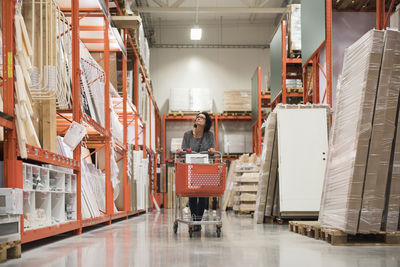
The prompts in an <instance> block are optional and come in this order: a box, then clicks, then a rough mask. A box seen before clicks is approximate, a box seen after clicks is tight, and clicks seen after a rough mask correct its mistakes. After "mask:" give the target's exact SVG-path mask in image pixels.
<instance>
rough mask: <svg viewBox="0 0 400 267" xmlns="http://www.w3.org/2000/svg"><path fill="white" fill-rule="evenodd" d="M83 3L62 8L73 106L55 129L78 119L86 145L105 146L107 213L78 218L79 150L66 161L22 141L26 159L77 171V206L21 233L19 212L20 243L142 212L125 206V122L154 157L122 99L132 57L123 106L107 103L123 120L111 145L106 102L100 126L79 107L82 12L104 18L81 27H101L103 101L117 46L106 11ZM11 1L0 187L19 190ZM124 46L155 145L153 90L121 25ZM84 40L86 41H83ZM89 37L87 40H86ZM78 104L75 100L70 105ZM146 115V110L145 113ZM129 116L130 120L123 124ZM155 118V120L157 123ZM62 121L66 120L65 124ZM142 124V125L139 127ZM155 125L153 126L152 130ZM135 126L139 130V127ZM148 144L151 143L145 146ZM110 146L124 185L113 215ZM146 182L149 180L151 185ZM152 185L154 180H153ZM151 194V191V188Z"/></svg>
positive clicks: (5, 6)
mask: <svg viewBox="0 0 400 267" xmlns="http://www.w3.org/2000/svg"><path fill="white" fill-rule="evenodd" d="M80 2H83V0H81V1H79V0H71V6H70V7H69V8H67V9H66V10H64V11H66V12H69V13H70V14H69V15H70V16H71V29H72V103H73V106H72V110H67V111H65V110H64V111H57V115H58V119H57V121H58V125H57V130H58V133H63V132H64V131H65V128H66V127H68V124H69V123H71V122H72V121H76V122H77V123H83V125H85V126H86V127H87V131H88V133H89V138H88V140H89V142H88V144H89V147H90V146H91V147H93V148H99V147H104V148H105V150H106V153H105V155H106V166H105V175H106V212H105V215H103V216H100V217H98V218H91V219H85V220H83V219H82V215H81V166H80V159H81V149H80V146H78V148H77V149H75V151H74V154H73V159H69V158H66V157H63V156H61V155H58V154H56V153H52V152H49V151H46V150H44V149H40V148H37V147H33V146H30V145H27V151H28V160H30V161H33V162H37V163H45V164H52V165H56V166H61V167H65V168H69V169H73V170H74V173H75V174H76V186H77V188H76V204H77V219H76V220H74V221H69V222H66V223H60V224H57V225H52V226H48V227H43V228H38V229H34V230H27V231H24V226H23V221H24V218H23V216H21V241H22V243H27V242H31V241H34V240H38V239H42V238H46V237H49V236H54V235H57V234H60V233H65V232H70V231H75V233H76V234H80V233H81V232H82V228H84V227H87V226H91V225H95V224H99V223H107V224H110V223H111V221H112V220H115V219H119V218H128V216H131V215H136V214H140V213H143V212H145V211H143V210H140V211H132V210H130V209H129V207H130V204H129V203H130V196H129V193H130V190H129V185H128V183H127V181H128V177H127V175H128V174H127V163H128V162H127V160H128V155H127V126H128V125H131V124H133V123H134V125H135V150H139V148H140V145H139V134H140V133H139V131H141V132H142V135H143V144H142V146H141V148H142V149H143V156H144V157H146V156H147V153H149V154H150V155H152V157H153V158H157V156H156V155H157V152H156V151H155V150H156V149H154V150H153V149H151V147H150V148H148V147H146V142H145V133H146V125H145V123H144V122H143V120H142V118H141V116H140V114H138V112H137V111H136V109H135V108H134V106H133V104H132V103H131V102H130V101H129V100H128V98H127V83H126V77H127V57H126V56H131V55H126V56H123V57H122V58H123V69H122V71H123V96H122V107H121V101H120V102H119V103H115V101H114V100H113V101H112V103H113V105H114V108H115V109H116V111H117V113H118V115H119V119H120V121H121V122H122V124H123V133H124V135H123V136H124V138H123V140H116V142H115V143H116V146H115V147H112V142H111V138H112V135H111V131H110V112H109V111H110V106H107V105H105V111H106V112H105V114H106V115H105V127H104V128H103V127H102V126H100V125H99V124H98V123H97V122H95V121H94V120H93V119H92V118H90V117H89V116H87V115H86V114H84V113H83V112H82V110H81V105H80V103H81V99H80V98H81V92H80V67H79V66H80V63H79V62H80V55H79V49H80V48H79V41H80V39H79V32H80V27H79V21H80V19H81V18H82V17H85V16H100V17H102V18H104V22H105V23H104V24H105V26H104V27H100V28H99V27H98V26H93V27H87V26H86V27H84V28H83V30H101V31H104V40H101V43H103V44H104V50H103V51H102V52H104V59H103V60H104V66H105V67H104V69H105V80H106V82H105V102H106V103H107V102H110V101H111V99H109V96H110V94H109V53H110V52H117V51H116V50H112V51H110V48H109V47H110V46H109V43H110V42H109V36H108V27H109V24H110V16H109V15H108V12H104V11H103V10H101V9H100V8H96V9H93V10H87V9H80V8H79V4H80ZM16 3H17V1H16V0H10V1H2V25H3V28H2V30H3V62H4V67H3V81H2V83H3V92H4V93H3V102H4V107H3V112H1V113H0V115H1V116H0V126H3V127H4V129H5V132H4V137H5V138H4V145H3V148H4V154H3V158H4V185H5V187H14V188H23V177H22V176H23V175H22V160H20V159H19V158H18V156H19V151H18V146H17V136H16V130H15V122H14V93H15V91H14V75H13V73H14V60H13V59H14V54H15V40H14V31H15V29H14V14H15V5H16ZM104 4H105V5H106V6H107V9H108V10H109V1H105V2H104ZM115 5H116V6H117V12H118V14H119V15H122V11H121V9H120V8H119V6H118V3H117V2H115ZM123 31H124V34H123V35H124V44H125V46H126V45H127V43H128V41H129V44H130V45H131V47H132V51H133V61H134V101H135V106H137V104H138V103H137V100H138V88H139V80H138V77H139V75H138V73H139V71H140V72H141V74H142V77H143V80H142V81H141V82H145V83H146V88H147V92H148V94H149V96H150V97H149V104H150V105H149V109H150V111H151V105H154V110H155V118H153V119H155V120H156V123H155V125H156V138H155V144H154V145H155V147H159V140H160V134H161V133H160V112H159V110H158V107H157V105H156V102H155V101H154V97H153V94H152V89H151V86H150V84H149V82H148V81H147V76H146V75H147V71H146V69H145V67H144V66H142V65H141V64H140V55H139V53H138V51H137V49H136V46H135V45H134V41H133V38H132V37H131V36H130V35H129V34H128V31H127V29H124V30H123ZM84 41H85V40H84ZM86 41H90V40H86ZM74 103H79V104H77V105H76V104H74ZM150 114H151V112H150ZM128 119H129V120H130V121H129V122H128ZM157 120H158V121H157ZM66 122H67V123H66ZM139 125H141V127H139ZM157 127H158V129H157ZM139 128H140V129H139ZM149 130H150V131H151V118H150V123H149ZM151 144H152V142H151V141H150V145H151ZM111 149H116V150H117V151H119V153H121V155H122V159H123V175H124V176H123V185H124V210H123V211H120V212H116V213H114V211H113V191H112V185H111V181H110V161H109V160H110V153H109V152H110V151H111ZM152 164H153V165H152V167H154V170H156V167H157V166H156V164H157V162H156V161H153V163H152ZM155 178H156V172H155V171H154V176H153V177H151V179H155ZM150 184H151V183H150ZM154 184H155V183H154ZM150 192H151V191H150Z"/></svg>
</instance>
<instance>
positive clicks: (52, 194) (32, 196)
mask: <svg viewBox="0 0 400 267" xmlns="http://www.w3.org/2000/svg"><path fill="white" fill-rule="evenodd" d="M90 1H91V0H90ZM101 1H102V0H101ZM80 2H81V3H83V2H84V3H85V5H88V4H89V5H90V3H88V2H89V1H86V0H85V1H80ZM91 2H93V4H94V5H95V6H96V7H97V11H100V12H97V11H96V12H95V13H99V14H90V15H89V13H90V12H89V13H88V12H84V14H81V15H82V16H87V15H88V17H93V16H92V15H95V16H97V15H99V17H100V18H102V19H104V13H103V15H102V11H101V10H100V9H98V1H96V0H95V1H91ZM13 4H14V2H12V1H10V2H7V4H6V5H3V6H6V9H3V21H9V22H10V21H11V23H10V24H7V25H5V27H4V28H3V40H5V41H4V43H3V46H4V48H5V49H4V51H14V47H13V38H4V37H9V36H13V34H14V31H15V27H14V25H13V24H14V12H9V11H10V10H11V8H12V9H13V10H14V6H13ZM115 4H117V3H116V2H115ZM67 11H69V12H70V13H69V15H67V16H68V17H71V15H72V13H73V12H75V13H74V14H75V15H76V14H77V13H81V12H80V11H83V10H74V11H72V10H71V8H70V6H69V7H68V8H67ZM105 18H108V16H105ZM81 22H82V21H81ZM73 23H74V22H73V21H71V24H73ZM90 27H91V26H89V25H85V26H82V27H81V31H85V30H88V29H89V28H90ZM95 27H96V25H94V27H93V28H90V31H91V30H92V29H94V28H95ZM74 28H75V27H72V29H74ZM100 28H101V27H97V28H96V29H100ZM100 31H101V32H102V33H103V32H104V28H103V29H101V30H100ZM75 36H76V35H75ZM74 38H75V37H74V35H72V43H73V45H75V47H76V44H79V40H77V39H76V38H75V39H74ZM112 38H113V37H112V36H111V38H110V39H112ZM129 38H130V39H131V40H132V38H131V37H130V36H129ZM83 41H87V40H83ZM103 42H104V40H103ZM89 43H90V42H86V44H89ZM112 43H113V44H115V43H116V42H112ZM78 46H79V45H78ZM102 47H104V44H102ZM78 50H79V49H78ZM92 51H94V50H92ZM110 51H121V50H116V49H114V48H112V47H111V46H110ZM133 51H134V54H136V58H138V56H139V53H138V52H137V51H136V48H135V47H133ZM10 53H12V52H10ZM78 61H79V58H78ZM77 68H78V69H79V66H78V67H77ZM3 70H4V71H5V72H6V71H7V69H3ZM139 70H140V72H142V77H144V82H145V83H146V88H147V91H148V93H149V96H150V98H151V99H152V102H153V105H154V108H155V110H157V112H158V114H159V111H158V107H157V106H156V103H155V101H154V97H153V95H152V89H151V85H150V83H149V81H148V80H147V77H148V75H147V70H146V69H145V68H144V67H143V66H139ZM72 74H73V75H74V77H75V81H76V80H77V79H76V76H77V75H79V71H76V69H75V71H74V67H73V68H72ZM136 79H137V76H136ZM73 80H74V79H73ZM75 85H76V83H74V85H73V88H72V98H73V97H74V93H75V94H76V92H78V90H75V89H76V88H78V87H79V86H75ZM13 86H14V81H13V80H11V79H10V82H8V81H5V82H4V87H5V88H7V89H8V88H11V89H12V90H11V89H10V91H12V92H14V90H13ZM6 102H7V101H6ZM7 103H8V102H7ZM115 104H116V105H115V108H116V109H117V110H118V111H117V112H118V115H119V120H120V121H122V122H123V121H126V120H127V119H129V120H138V121H139V123H138V128H139V125H140V124H142V125H144V123H143V120H142V119H141V117H140V115H139V114H133V113H134V112H133V111H135V110H134V106H133V105H132V104H131V103H128V104H127V108H128V110H127V112H126V113H125V112H124V107H123V106H124V104H123V103H122V102H121V105H120V104H117V103H115ZM121 106H122V109H121ZM5 109H8V110H12V109H10V107H7V104H5ZM73 110H74V112H75V114H76V111H77V108H76V106H75V107H73V108H72V110H58V111H57V116H58V118H57V120H58V128H57V132H58V133H59V134H60V135H64V134H65V133H66V131H67V130H68V127H69V125H70V123H71V122H72V120H73V116H72V113H73ZM78 113H81V114H82V112H81V111H80V112H78ZM124 113H125V114H124ZM10 114H11V113H10ZM11 115H13V113H12V114H11ZM3 117H4V116H0V118H3ZM12 119H13V116H8V117H6V118H5V121H3V120H2V119H0V124H2V125H3V126H5V127H9V128H12V130H15V129H14V128H13V127H14V125H13V123H12ZM155 119H157V117H156V118H155ZM158 119H159V117H158ZM80 120H82V124H84V125H85V126H86V128H87V130H88V134H89V136H90V135H99V136H102V138H103V140H104V137H110V138H112V136H111V133H108V132H107V130H106V129H105V128H104V127H102V126H101V125H100V124H98V123H97V122H96V121H94V120H93V119H92V118H91V117H89V116H88V115H86V114H84V113H83V114H82V115H81V118H80ZM144 127H145V125H144ZM150 127H151V126H150ZM114 140H115V143H116V147H117V148H119V149H125V146H124V145H123V141H122V140H116V139H115V138H114ZM8 142H9V141H8V140H6V141H5V145H8ZM14 147H16V146H14ZM26 148H27V151H28V159H29V160H31V161H35V162H37V163H45V164H52V165H56V166H60V167H65V168H69V169H73V170H75V171H77V173H79V172H80V169H81V166H80V160H73V159H69V158H66V157H63V156H61V155H58V154H56V153H51V152H49V151H46V150H44V149H41V148H37V147H33V146H29V145H27V146H26ZM144 148H145V147H144ZM14 149H15V148H14ZM9 152H10V151H9ZM12 152H15V154H16V155H18V153H19V152H18V150H17V149H15V150H13V151H11V153H12ZM11 153H8V154H7V155H10V154H11ZM5 160H8V158H7V157H6V156H5ZM12 162H17V161H12ZM14 165H15V166H18V164H17V163H15V164H14ZM14 165H13V166H14ZM9 166H10V167H11V165H9ZM35 168H43V167H41V166H35ZM21 172H22V171H21ZM49 172H50V171H49ZM66 175H67V174H66ZM68 175H72V174H68ZM21 176H23V175H21ZM66 177H67V176H64V179H65V180H64V182H65V184H62V183H61V184H58V185H54V186H56V188H57V187H58V186H60V188H61V187H62V188H64V191H52V190H50V178H49V185H48V186H49V189H43V190H42V189H40V190H39V189H38V190H33V189H26V190H24V191H25V195H26V198H27V200H26V201H27V202H29V201H31V204H33V203H35V205H36V202H37V204H38V205H41V206H43V207H45V208H46V211H47V212H49V211H50V214H51V212H52V210H54V212H53V213H54V216H55V217H57V218H59V219H57V218H56V220H54V222H55V223H52V222H51V223H49V222H48V221H47V223H44V224H42V225H39V226H36V227H30V228H29V229H25V230H23V231H22V233H21V236H22V242H23V243H26V242H31V241H34V240H38V239H41V238H46V237H49V236H53V235H57V234H60V233H64V232H68V231H72V230H79V229H80V228H82V227H84V226H83V225H85V226H87V225H94V224H97V223H99V222H100V221H103V220H106V221H110V220H116V219H120V218H123V217H127V216H131V215H137V214H141V213H143V212H145V211H144V210H140V211H122V212H117V213H111V214H107V215H106V216H105V217H103V216H101V217H100V218H95V219H87V220H81V221H78V220H77V213H78V212H80V211H78V210H72V209H71V210H70V211H72V212H73V213H74V219H72V220H70V219H68V218H67V219H66V218H65V217H66V215H65V216H63V215H62V213H61V212H60V207H63V206H64V205H65V204H66V203H68V202H71V201H72V202H73V203H75V204H74V205H76V203H77V199H76V195H77V194H76V192H75V191H76V190H77V189H78V188H77V184H79V183H80V181H76V179H75V182H76V184H75V185H72V182H71V180H70V178H66ZM11 179H16V178H15V177H11ZM9 180H10V179H9ZM67 180H68V181H67ZM70 182H71V183H70ZM19 183H20V181H12V182H11V184H19ZM72 188H75V190H72ZM37 196H38V197H37ZM70 196H75V197H73V199H74V200H70ZM36 200H37V201H36ZM78 201H80V198H78ZM63 204H64V205H63ZM26 205H27V210H28V209H29V208H30V209H35V207H34V206H33V205H32V207H29V205H28V204H26ZM63 217H64V218H63ZM63 220H64V221H65V220H66V221H65V222H63ZM21 224H22V225H23V224H24V221H22V222H21ZM78 232H79V231H78Z"/></svg>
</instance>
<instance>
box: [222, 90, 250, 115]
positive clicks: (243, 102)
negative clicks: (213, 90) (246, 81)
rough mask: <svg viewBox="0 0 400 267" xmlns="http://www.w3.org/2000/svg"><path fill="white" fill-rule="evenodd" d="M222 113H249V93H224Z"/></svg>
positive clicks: (247, 91) (241, 91)
mask: <svg viewBox="0 0 400 267" xmlns="http://www.w3.org/2000/svg"><path fill="white" fill-rule="evenodd" d="M224 111H251V92H250V91H249V90H240V91H234V90H232V91H231V90H230V91H224Z"/></svg>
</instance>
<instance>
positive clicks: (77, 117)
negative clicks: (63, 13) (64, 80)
mask: <svg viewBox="0 0 400 267" xmlns="http://www.w3.org/2000/svg"><path fill="white" fill-rule="evenodd" d="M71 1H72V2H71V9H72V10H71V11H72V12H71V13H72V14H71V16H72V17H71V25H72V119H73V120H74V121H76V122H77V123H79V124H80V123H81V118H82V114H81V113H82V111H81V82H80V81H81V69H80V60H81V57H80V43H79V31H80V30H79V0H71ZM74 160H76V161H78V164H80V162H81V147H80V146H78V147H76V148H75V150H74ZM74 173H75V174H76V216H77V220H78V221H81V220H82V212H81V211H82V206H81V203H82V201H81V198H82V194H81V168H79V170H75V171H74ZM81 232H82V228H79V229H78V231H77V234H80V233H81Z"/></svg>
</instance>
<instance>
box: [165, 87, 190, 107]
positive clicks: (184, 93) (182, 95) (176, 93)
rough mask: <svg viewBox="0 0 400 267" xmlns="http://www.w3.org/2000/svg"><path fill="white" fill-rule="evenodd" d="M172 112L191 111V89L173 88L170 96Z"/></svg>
mask: <svg viewBox="0 0 400 267" xmlns="http://www.w3.org/2000/svg"><path fill="white" fill-rule="evenodd" d="M169 96H170V97H169V110H170V111H189V110H190V89H189V88H171V90H170V94H169Z"/></svg>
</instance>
